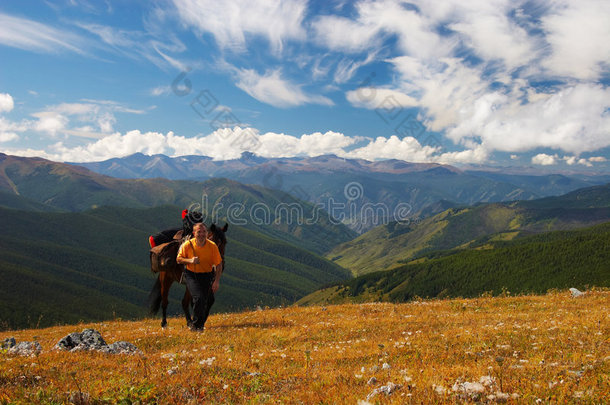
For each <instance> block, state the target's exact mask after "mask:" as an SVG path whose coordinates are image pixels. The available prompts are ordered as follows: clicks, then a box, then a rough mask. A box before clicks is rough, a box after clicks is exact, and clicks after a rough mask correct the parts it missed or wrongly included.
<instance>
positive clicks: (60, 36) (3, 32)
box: [0, 13, 84, 54]
mask: <svg viewBox="0 0 610 405" xmlns="http://www.w3.org/2000/svg"><path fill="white" fill-rule="evenodd" d="M83 43H84V41H83V39H82V38H80V37H79V36H77V35H75V34H73V33H71V32H68V31H64V30H60V29H56V28H53V27H50V26H48V25H45V24H41V23H39V22H36V21H33V20H28V19H25V18H19V17H13V16H10V15H7V14H2V13H0V44H2V45H6V46H10V47H14V48H19V49H25V50H30V51H35V52H43V53H49V52H59V51H71V52H76V53H81V54H82V53H84V52H83V51H82V49H81V48H82V45H83Z"/></svg>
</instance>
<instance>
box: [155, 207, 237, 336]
mask: <svg viewBox="0 0 610 405" xmlns="http://www.w3.org/2000/svg"><path fill="white" fill-rule="evenodd" d="M197 222H202V215H201V213H197V212H188V211H187V210H184V211H182V223H183V227H182V228H172V229H166V230H164V231H162V232H159V233H158V234H156V235H153V236H150V237H149V243H150V246H151V248H153V247H155V246H158V245H161V244H164V243H167V242H171V241H172V240H173V239H174V238H176V237H178V238H180V239H181V242H182V241H185V240H188V238H190V237H191V234H192V232H193V225H194V224H195V223H197ZM228 228H229V224H225V226H224V227H222V228H220V227H217V226H216V225H215V224H212V225H210V227H209V232H210V233H211V237H209V239H210V240H211V241H212V242H214V243H215V244H216V245H217V246H218V250H219V252H220V256H221V258H222V266H223V269H224V268H225V260H224V258H225V246H226V244H227V238H226V236H225V232H227V229H228ZM174 259H175V258H174ZM174 263H175V260H173V262H172V265H171V266H168V267H167V268H166V269H165V270H164V271H160V272H159V273H158V276H157V280H156V281H155V284H154V286H153V288H152V291H151V292H150V294H149V296H148V305H149V309H150V313H151V314H156V313H157V312H158V311H159V308H162V310H163V318H162V320H161V326H162V327H165V326H167V305H168V302H169V289H170V287H171V285H172V284H173V283H174V282H177V283H179V282H180V281H181V278H182V272H183V271H184V266H183V265H181V264H178V263H175V264H174ZM151 269H152V263H151ZM213 304H214V294H213V293H212V295H211V296H210V299H209V302H208V307H207V312H208V313H209V311H210V308H211V307H212V305H213ZM190 308H191V293H190V292H189V290H188V288H187V289H186V290H185V292H184V297H183V298H182V309H183V310H184V316H185V318H186V323H187V326H189V327H190V326H191V325H192V319H191V310H190Z"/></svg>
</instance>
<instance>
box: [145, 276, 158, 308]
mask: <svg viewBox="0 0 610 405" xmlns="http://www.w3.org/2000/svg"><path fill="white" fill-rule="evenodd" d="M160 307H161V277H157V281H156V282H155V285H154V286H153V288H152V290H151V291H150V294H148V310H149V311H150V314H151V315H154V314H156V313H157V312H159V308H160Z"/></svg>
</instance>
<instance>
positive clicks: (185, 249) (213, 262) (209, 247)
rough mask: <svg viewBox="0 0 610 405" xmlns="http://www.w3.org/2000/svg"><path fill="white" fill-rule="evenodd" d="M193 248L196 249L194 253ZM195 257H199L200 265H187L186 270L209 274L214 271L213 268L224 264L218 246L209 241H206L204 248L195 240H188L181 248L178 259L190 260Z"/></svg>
mask: <svg viewBox="0 0 610 405" xmlns="http://www.w3.org/2000/svg"><path fill="white" fill-rule="evenodd" d="M191 243H192V245H191ZM193 248H195V251H194V252H193ZM195 256H197V257H199V264H185V266H186V268H187V269H189V270H190V271H192V272H194V273H209V272H211V271H212V266H218V265H219V264H220V263H222V257H220V252H219V251H218V246H216V244H215V243H214V242H212V241H211V240H209V239H206V242H205V244H204V245H203V246H199V245H197V240H196V239H195V238H193V239H191V240H187V241H186V242H184V243H183V244H182V246H180V250H179V251H178V257H182V258H183V259H190V258H192V257H195Z"/></svg>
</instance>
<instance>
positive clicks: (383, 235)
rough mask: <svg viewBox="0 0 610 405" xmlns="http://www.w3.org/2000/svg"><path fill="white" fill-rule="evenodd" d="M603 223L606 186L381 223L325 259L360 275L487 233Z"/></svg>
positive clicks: (608, 208) (608, 197) (609, 193)
mask: <svg viewBox="0 0 610 405" xmlns="http://www.w3.org/2000/svg"><path fill="white" fill-rule="evenodd" d="M609 220H610V185H605V186H596V187H589V188H585V189H581V190H577V191H575V192H572V193H569V194H566V195H565V196H560V197H552V198H545V199H541V200H532V201H517V202H509V203H492V204H479V205H476V206H472V207H463V208H451V209H449V210H446V211H444V212H442V213H440V214H438V215H435V216H433V217H430V218H427V219H425V220H423V221H421V222H420V223H416V224H412V223H409V224H401V223H396V222H393V223H389V224H386V225H381V226H379V227H377V228H374V229H372V230H371V231H369V232H367V233H365V234H363V235H361V236H359V237H358V238H356V239H354V240H352V241H349V242H346V243H344V244H341V245H339V246H337V247H335V248H334V249H333V250H332V251H330V252H329V253H328V254H327V255H326V257H327V258H329V259H331V260H333V261H334V262H335V263H337V264H339V265H341V266H342V267H344V268H347V269H349V270H350V271H352V274H354V275H362V274H366V273H369V272H373V271H379V270H387V269H391V268H394V267H396V266H398V265H400V264H401V263H406V262H409V261H410V260H413V259H414V258H417V257H418V256H420V255H422V254H424V253H426V252H429V251H434V250H446V249H454V248H465V247H467V246H469V245H471V244H472V243H475V242H476V241H477V240H479V239H480V238H485V237H488V236H490V235H496V237H497V238H504V239H512V238H517V237H520V236H524V235H530V234H532V233H539V232H548V231H553V230H567V229H576V228H581V227H586V226H591V225H595V224H599V223H602V222H605V221H609ZM498 234H500V235H498Z"/></svg>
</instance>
